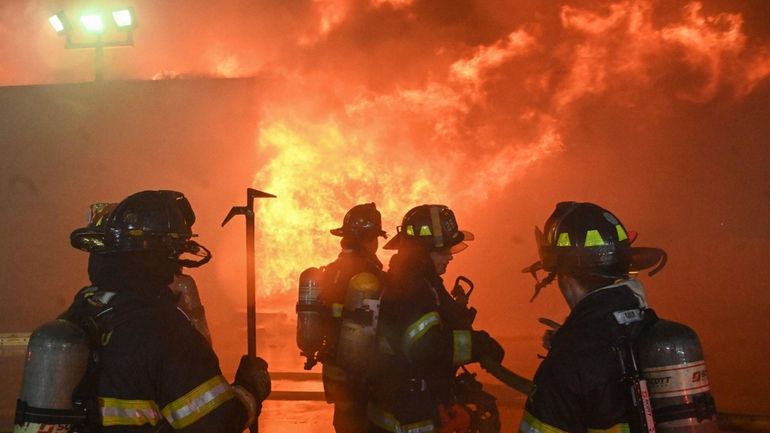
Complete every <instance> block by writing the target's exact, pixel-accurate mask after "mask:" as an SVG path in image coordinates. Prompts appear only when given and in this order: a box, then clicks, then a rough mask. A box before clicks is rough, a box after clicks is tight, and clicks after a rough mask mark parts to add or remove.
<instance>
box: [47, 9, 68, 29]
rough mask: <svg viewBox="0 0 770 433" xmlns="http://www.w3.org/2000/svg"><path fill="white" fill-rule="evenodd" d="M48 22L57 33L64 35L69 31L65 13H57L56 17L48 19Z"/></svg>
mask: <svg viewBox="0 0 770 433" xmlns="http://www.w3.org/2000/svg"><path fill="white" fill-rule="evenodd" d="M48 22H49V23H50V24H51V27H53V29H54V30H56V33H62V32H63V31H65V30H67V24H66V23H67V17H66V16H65V15H64V12H57V13H56V15H51V16H50V17H48Z"/></svg>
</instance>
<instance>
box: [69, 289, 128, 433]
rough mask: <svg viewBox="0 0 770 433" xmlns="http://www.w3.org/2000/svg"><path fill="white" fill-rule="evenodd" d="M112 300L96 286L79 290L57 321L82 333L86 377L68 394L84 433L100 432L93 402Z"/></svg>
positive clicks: (109, 293)
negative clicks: (86, 349) (86, 348)
mask: <svg viewBox="0 0 770 433" xmlns="http://www.w3.org/2000/svg"><path fill="white" fill-rule="evenodd" d="M114 297H115V293H114V292H109V291H105V290H101V289H100V288H99V287H97V286H88V287H84V288H83V289H81V290H80V291H79V292H78V294H77V295H76V296H75V300H74V302H73V303H72V305H71V306H70V308H69V309H68V310H67V311H65V312H64V313H63V314H62V315H61V316H59V318H61V319H64V320H67V321H70V322H72V323H74V324H76V325H78V326H79V327H81V328H82V329H83V330H84V331H85V332H86V336H87V338H88V342H89V348H90V351H91V354H90V356H89V359H88V366H87V367H86V373H85V375H84V376H83V378H82V379H81V380H80V383H79V384H78V385H77V387H76V388H75V390H74V391H73V393H72V402H73V406H74V407H75V410H76V411H78V412H79V413H82V414H84V415H85V419H86V424H87V425H86V426H84V427H85V431H86V432H88V433H92V432H100V431H101V413H100V411H99V406H98V402H97V397H98V391H99V375H100V373H101V346H102V334H103V333H104V329H103V323H104V319H105V318H106V316H107V315H109V314H110V312H111V311H113V309H114V307H113V306H111V305H110V301H112V299H113V298H114Z"/></svg>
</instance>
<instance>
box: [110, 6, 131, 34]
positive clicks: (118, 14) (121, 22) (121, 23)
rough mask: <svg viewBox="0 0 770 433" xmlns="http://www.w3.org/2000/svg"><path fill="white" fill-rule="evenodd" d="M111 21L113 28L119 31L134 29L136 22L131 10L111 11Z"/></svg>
mask: <svg viewBox="0 0 770 433" xmlns="http://www.w3.org/2000/svg"><path fill="white" fill-rule="evenodd" d="M112 19H113V20H114V21H115V26H116V27H117V28H119V29H132V28H134V27H136V20H135V19H134V13H133V11H132V10H131V9H128V8H126V9H116V10H114V11H112Z"/></svg>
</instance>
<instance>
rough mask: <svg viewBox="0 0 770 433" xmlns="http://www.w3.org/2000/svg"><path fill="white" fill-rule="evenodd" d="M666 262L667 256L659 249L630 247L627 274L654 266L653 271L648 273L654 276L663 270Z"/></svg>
mask: <svg viewBox="0 0 770 433" xmlns="http://www.w3.org/2000/svg"><path fill="white" fill-rule="evenodd" d="M666 261H668V256H667V254H666V252H665V251H664V250H662V249H660V248H653V247H631V258H630V263H629V272H639V271H643V270H645V269H649V268H652V267H653V266H654V267H655V269H653V270H652V271H650V275H654V274H656V273H657V272H658V271H660V270H661V269H663V267H664V266H665V265H666Z"/></svg>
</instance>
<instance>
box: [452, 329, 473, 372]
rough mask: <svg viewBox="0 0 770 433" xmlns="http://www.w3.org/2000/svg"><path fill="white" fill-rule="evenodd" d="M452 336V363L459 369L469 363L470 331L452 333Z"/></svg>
mask: <svg viewBox="0 0 770 433" xmlns="http://www.w3.org/2000/svg"><path fill="white" fill-rule="evenodd" d="M452 336H453V337H454V350H453V351H452V363H453V364H454V365H455V366H457V367H459V366H461V365H464V364H467V363H469V362H471V350H472V348H471V331H468V330H462V331H452Z"/></svg>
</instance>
